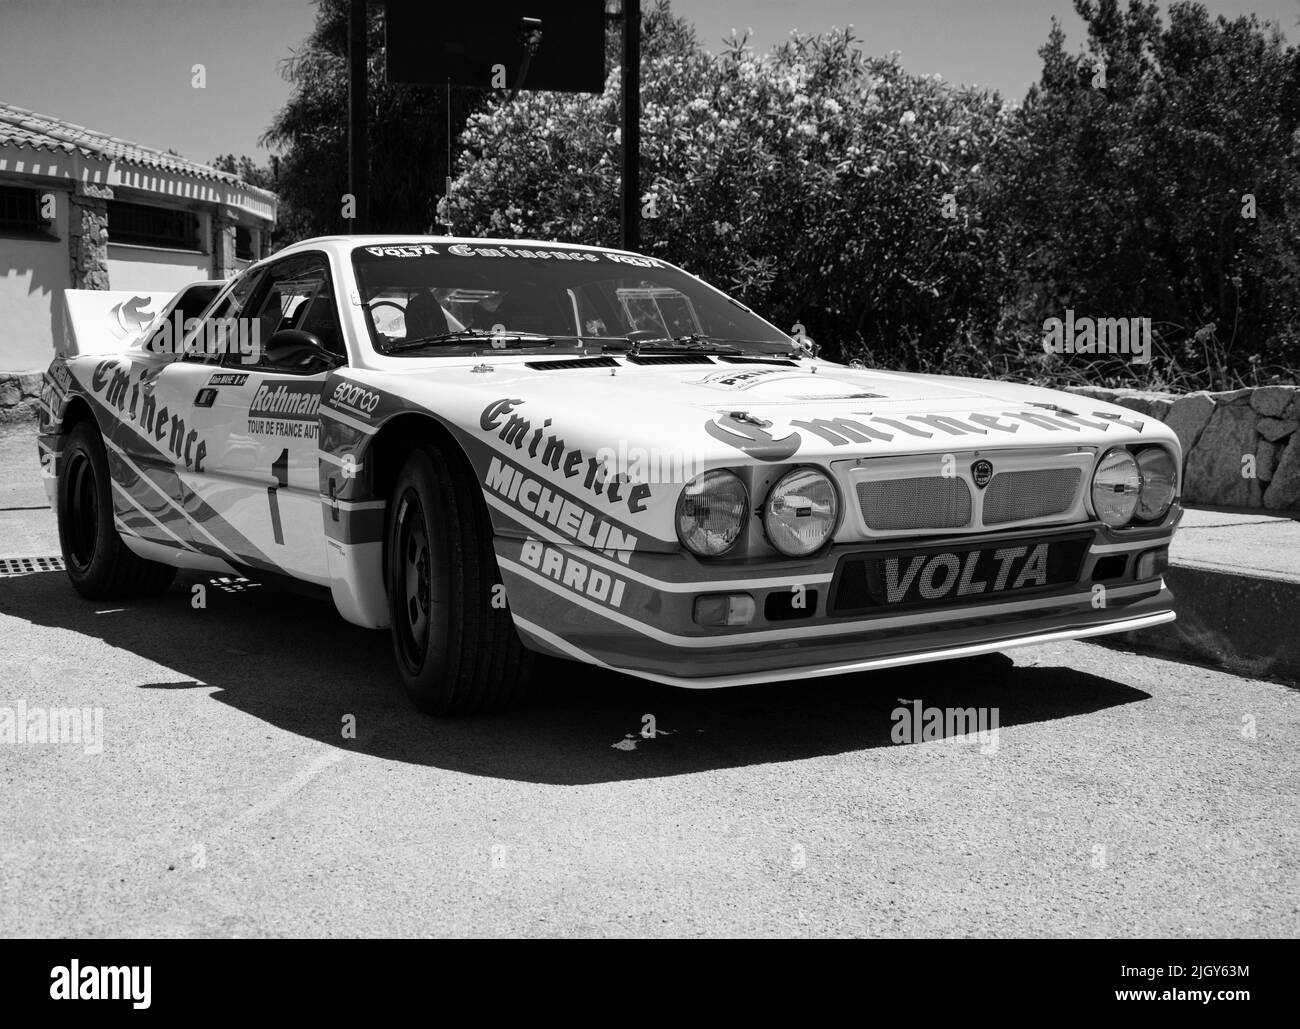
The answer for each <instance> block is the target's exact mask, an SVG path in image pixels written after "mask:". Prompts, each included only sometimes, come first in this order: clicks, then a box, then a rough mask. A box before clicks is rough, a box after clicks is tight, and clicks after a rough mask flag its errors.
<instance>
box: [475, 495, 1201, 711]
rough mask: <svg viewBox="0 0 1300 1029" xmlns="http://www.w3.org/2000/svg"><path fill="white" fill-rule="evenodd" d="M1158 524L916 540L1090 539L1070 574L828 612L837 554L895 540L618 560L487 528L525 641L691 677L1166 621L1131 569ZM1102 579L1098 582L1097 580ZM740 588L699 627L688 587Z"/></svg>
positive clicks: (1159, 583) (828, 666)
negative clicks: (750, 612)
mask: <svg viewBox="0 0 1300 1029" xmlns="http://www.w3.org/2000/svg"><path fill="white" fill-rule="evenodd" d="M1176 522H1177V516H1176V515H1175V516H1174V517H1171V518H1170V519H1169V520H1168V521H1167V522H1166V524H1164V525H1162V526H1160V527H1155V528H1145V529H1130V530H1124V531H1121V532H1115V531H1112V530H1109V529H1107V528H1106V527H1105V526H1103V525H1101V524H1099V523H1088V524H1086V525H1082V526H1080V525H1074V526H1069V527H1057V528H1055V529H1053V530H1043V529H1034V530H1026V531H1019V532H1012V533H1000V534H997V533H990V534H984V535H980V536H954V537H950V538H947V539H933V538H928V539H925V540H924V541H920V542H918V543H917V548H916V549H917V550H918V551H919V550H933V549H936V548H943V547H945V546H948V547H951V548H953V549H954V550H960V549H963V548H968V547H971V546H975V545H978V546H988V547H991V546H998V545H1008V546H1010V545H1015V544H1020V545H1026V544H1030V543H1033V542H1034V541H1037V540H1041V539H1045V538H1048V537H1050V536H1051V535H1054V534H1058V533H1060V532H1062V531H1069V532H1071V533H1074V534H1078V533H1081V532H1082V533H1086V534H1088V535H1089V537H1090V539H1089V542H1088V545H1087V548H1086V550H1085V552H1084V556H1083V559H1082V562H1081V564H1080V567H1079V573H1078V575H1077V577H1076V578H1075V580H1074V581H1072V582H1069V583H1065V584H1060V585H1057V586H1050V587H1039V588H1033V589H1028V590H1023V591H1012V592H1005V593H1000V594H997V593H995V594H989V595H985V596H981V597H978V598H974V599H972V600H971V601H970V602H950V603H943V604H935V605H932V606H920V607H913V608H909V609H899V608H890V607H889V606H887V605H883V604H882V605H880V606H879V607H877V608H876V609H874V610H871V611H867V612H865V613H855V614H853V615H847V616H846V615H833V614H831V611H830V608H831V604H830V598H831V591H832V589H833V588H834V586H835V584H836V576H837V569H839V568H840V567H841V566H842V563H843V559H844V558H846V557H859V556H868V557H870V556H872V555H873V554H874V553H880V554H884V553H886V552H888V553H897V552H899V550H900V545H899V542H898V541H897V540H891V541H888V542H883V543H865V544H863V543H845V544H839V545H836V546H834V547H831V548H830V549H829V550H827V551H826V552H825V553H823V554H821V555H819V556H817V557H816V558H815V559H812V560H808V561H770V562H745V563H744V564H743V565H737V564H734V563H733V564H730V565H728V564H726V563H725V562H702V561H699V560H696V559H694V558H692V557H690V556H689V555H685V554H642V553H637V554H635V555H631V556H630V557H629V558H628V559H627V561H626V563H620V562H619V561H615V560H611V559H609V558H608V557H602V556H601V555H596V554H593V553H592V552H591V551H589V550H586V549H584V548H581V547H576V546H564V545H561V544H558V543H549V544H545V545H543V544H542V543H540V542H539V541H536V540H528V539H517V538H513V537H508V536H498V537H497V541H496V543H497V555H498V563H499V565H500V567H501V571H502V574H503V578H504V582H505V586H506V593H507V596H508V598H509V603H510V608H511V611H512V613H513V615H514V620H515V624H516V626H517V627H518V629H519V631H520V633H521V634H522V635H523V637H524V639H525V641H526V642H527V643H528V644H529V645H530V646H532V647H533V648H534V649H537V650H540V651H543V652H547V653H551V654H555V655H558V656H561V657H566V658H572V659H576V660H580V661H584V662H587V663H590V664H595V665H599V666H602V667H606V668H610V669H612V670H617V671H620V672H624V673H627V674H630V675H636V676H640V677H641V678H645V679H651V680H653V681H656V682H663V683H669V684H672V685H676V686H686V687H693V688H712V687H722V686H733V685H740V684H743V683H756V682H771V681H781V680H789V679H797V678H805V677H808V676H824V675H837V674H843V673H848V672H857V671H865V670H869V669H873V668H887V667H893V666H898V665H905V664H914V663H919V662H924V661H937V660H945V659H950V658H957V657H966V656H972V655H975V654H982V653H988V652H992V651H998V650H1005V649H1009V648H1012V647H1018V646H1028V645H1033V644H1041V643H1049V642H1055V641H1058V640H1065V639H1077V638H1085V637H1089V636H1098V635H1103V634H1108V633H1120V632H1128V631H1132V630H1135V629H1142V628H1147V627H1150V626H1153V625H1158V624H1161V623H1163V622H1168V621H1172V620H1173V619H1174V617H1175V614H1174V610H1173V595H1172V594H1171V593H1170V591H1169V590H1168V589H1167V588H1166V587H1165V584H1164V580H1163V578H1162V577H1161V575H1160V574H1159V571H1161V570H1163V564H1160V565H1159V566H1158V567H1157V570H1156V571H1155V572H1154V573H1152V574H1148V575H1146V576H1145V577H1141V578H1140V577H1138V575H1137V563H1138V562H1137V559H1138V555H1140V554H1142V553H1144V552H1147V551H1150V550H1162V549H1163V550H1165V552H1166V553H1167V548H1168V545H1169V542H1170V540H1171V538H1172V533H1173V526H1174V524H1176ZM1099 586H1100V587H1102V588H1101V589H1098V587H1099ZM798 587H803V589H804V591H805V592H806V601H805V606H804V607H803V608H801V609H799V610H798V613H797V614H793V613H792V612H791V611H790V610H789V607H790V605H789V604H785V603H783V604H781V605H780V608H781V611H782V612H783V613H780V614H778V616H777V617H774V618H769V617H767V615H766V613H767V612H768V611H769V604H768V598H769V596H771V595H780V597H782V598H788V597H789V596H790V594H791V592H792V591H793V590H795V589H796V588H798ZM725 592H739V593H744V594H748V595H750V596H752V597H753V598H754V600H755V608H756V614H755V617H754V619H753V621H752V622H750V623H749V624H747V625H745V626H736V627H726V628H722V627H712V628H710V627H705V626H701V625H699V624H697V622H696V621H695V600H696V598H697V597H700V596H703V595H708V594H717V593H725Z"/></svg>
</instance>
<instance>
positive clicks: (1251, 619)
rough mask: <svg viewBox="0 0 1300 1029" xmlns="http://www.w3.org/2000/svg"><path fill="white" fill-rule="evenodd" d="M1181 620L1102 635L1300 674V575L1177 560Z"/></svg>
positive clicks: (1170, 652) (1238, 669) (1272, 672)
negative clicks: (1299, 615) (1267, 574)
mask: <svg viewBox="0 0 1300 1029" xmlns="http://www.w3.org/2000/svg"><path fill="white" fill-rule="evenodd" d="M1165 582H1166V583H1167V584H1168V586H1169V588H1170V589H1171V590H1173V593H1174V610H1175V611H1177V612H1178V620H1177V621H1175V622H1171V623H1169V624H1167V625H1158V626H1155V627H1154V628H1151V629H1143V630H1141V631H1139V632H1128V633H1124V634H1122V635H1119V636H1110V637H1102V638H1101V639H1100V640H1098V641H1097V642H1105V641H1106V640H1107V639H1110V640H1113V641H1115V642H1116V643H1120V641H1122V645H1123V646H1124V647H1125V648H1126V649H1131V650H1136V651H1139V652H1142V653H1148V654H1156V655H1158V656H1161V657H1170V658H1174V659H1176V660H1180V661H1188V660H1191V661H1198V662H1201V663H1204V664H1212V665H1218V666H1220V667H1222V668H1224V669H1226V670H1228V671H1230V672H1235V673H1237V674H1238V675H1246V676H1250V677H1251V678H1260V677H1264V676H1271V677H1275V678H1280V679H1286V680H1289V681H1291V682H1300V632H1297V631H1296V628H1295V614H1294V613H1295V611H1297V610H1300V582H1297V581H1295V580H1293V579H1286V578H1263V577H1260V576H1254V575H1242V574H1240V573H1237V572H1228V571H1224V570H1222V569H1218V568H1208V567H1205V566H1200V565H1191V564H1175V565H1171V566H1170V567H1169V569H1168V570H1167V571H1166V572H1165Z"/></svg>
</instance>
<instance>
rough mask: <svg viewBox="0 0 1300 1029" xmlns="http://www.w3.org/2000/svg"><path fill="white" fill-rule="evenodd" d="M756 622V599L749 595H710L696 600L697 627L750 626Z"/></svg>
mask: <svg viewBox="0 0 1300 1029" xmlns="http://www.w3.org/2000/svg"><path fill="white" fill-rule="evenodd" d="M753 620H754V598H753V597H751V596H750V595H749V594H748V593H710V594H709V595H708V596H706V597H696V598H695V624H696V625H748V624H749V623H750V622H752V621H753Z"/></svg>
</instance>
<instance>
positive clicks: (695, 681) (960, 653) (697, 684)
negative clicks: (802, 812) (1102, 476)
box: [515, 611, 1176, 690]
mask: <svg viewBox="0 0 1300 1029" xmlns="http://www.w3.org/2000/svg"><path fill="white" fill-rule="evenodd" d="M1175 617H1176V615H1175V613H1174V612H1173V611H1158V612H1155V613H1154V614H1147V615H1139V616H1137V617H1134V618H1126V619H1122V620H1120V621H1115V622H1103V623H1100V624H1097V625H1087V626H1080V627H1076V628H1071V629H1051V630H1048V631H1046V632H1033V633H1030V634H1029V635H1026V636H1015V637H1011V638H1009V639H994V640H985V641H982V642H978V643H967V644H961V645H958V646H952V647H941V648H937V649H933V650H917V651H913V652H911V653H906V654H892V655H889V656H886V657H875V658H864V659H862V660H859V661H844V662H832V663H830V664H815V665H804V666H800V667H793V668H777V669H772V670H770V671H754V672H746V673H741V674H739V675H713V676H695V677H685V676H677V675H665V674H663V673H659V672H650V671H645V670H641V669H636V668H620V667H618V666H617V665H613V664H609V663H607V662H605V661H601V660H600V659H598V658H595V657H594V656H593V655H591V654H586V653H584V652H583V651H581V650H579V649H578V648H577V647H574V646H573V645H572V644H570V643H568V642H567V641H565V640H564V639H562V638H561V637H559V636H557V635H555V634H554V633H552V632H550V631H548V630H546V629H543V628H542V627H541V626H539V625H535V624H534V623H532V622H529V621H526V620H524V619H522V618H520V617H519V616H518V615H515V622H516V624H518V625H519V627H520V628H522V629H525V630H526V631H528V632H529V633H532V634H534V635H536V636H537V637H539V638H540V639H542V640H544V641H545V642H547V643H549V644H550V645H551V646H552V647H554V648H555V649H556V650H559V651H560V652H561V653H564V654H566V655H567V656H569V657H572V658H575V659H576V660H579V661H582V662H584V663H587V664H596V665H599V666H601V667H603V668H608V669H609V670H610V671H614V672H622V673H623V674H625V675H632V676H635V677H637V678H638V679H648V680H649V681H651V682H657V683H662V684H664V685H665V686H680V687H683V688H685V689H696V690H709V689H721V688H725V687H729V686H752V685H759V684H762V683H770V682H790V681H795V680H799V679H808V678H822V677H825V676H830V675H849V674H852V673H855V672H870V671H877V670H880V669H885V668H897V667H900V666H903V665H914V664H924V663H927V662H930V661H949V660H953V659H956V658H963V657H975V656H978V655H980V654H992V653H996V652H998V651H1002V650H1011V649H1013V648H1016V647H1033V646H1041V645H1043V644H1047V643H1060V642H1063V641H1065V640H1075V639H1085V638H1087V637H1089V636H1104V635H1108V634H1111V633H1118V632H1131V631H1133V630H1136V629H1147V628H1150V627H1151V626H1155V625H1162V624H1164V623H1166V622H1172V621H1173V620H1174V619H1175Z"/></svg>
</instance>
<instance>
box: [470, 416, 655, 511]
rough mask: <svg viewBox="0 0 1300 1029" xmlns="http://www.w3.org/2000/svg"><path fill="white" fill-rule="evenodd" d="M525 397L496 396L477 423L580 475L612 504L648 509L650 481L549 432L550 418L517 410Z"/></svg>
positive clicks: (573, 475)
mask: <svg viewBox="0 0 1300 1029" xmlns="http://www.w3.org/2000/svg"><path fill="white" fill-rule="evenodd" d="M522 403H523V401H522V400H508V399H507V400H496V401H493V402H492V403H490V404H488V406H487V407H485V408H483V413H482V414H481V415H479V419H478V424H479V428H481V429H482V430H483V431H484V432H489V433H495V434H496V437H497V439H499V440H502V441H503V442H505V443H508V444H509V445H510V446H512V447H514V448H515V450H517V451H519V452H520V453H521V454H522V453H527V455H528V456H529V457H530V458H531V459H532V460H534V461H536V462H538V463H539V464H541V465H543V466H545V467H547V468H549V469H550V470H551V471H553V472H560V471H562V472H563V473H564V477H565V478H566V479H575V478H580V482H581V484H582V488H583V489H585V490H589V491H590V492H592V493H594V494H595V495H596V496H598V497H601V498H603V499H604V500H606V501H608V502H609V503H611V504H626V505H627V509H628V510H629V511H630V512H632V513H633V514H639V513H640V512H642V511H644V510H645V509H646V501H647V500H649V499H650V497H651V495H652V492H651V489H650V486H649V484H647V483H644V482H633V481H632V478H631V476H629V475H627V474H625V473H623V472H619V473H617V474H616V475H610V473H609V466H608V465H607V464H606V463H605V462H604V461H602V460H600V458H599V457H597V456H596V455H594V454H593V455H591V456H587V455H586V454H584V453H583V452H582V450H581V449H579V448H578V447H570V446H568V445H567V444H566V443H565V441H564V439H563V438H562V437H560V436H558V435H556V434H555V433H547V432H546V429H547V428H549V427H550V424H551V419H549V418H546V419H544V420H543V421H542V422H541V423H539V424H537V425H534V424H533V422H532V421H531V420H530V419H528V418H524V417H522V416H520V415H518V414H515V413H514V409H515V408H516V407H518V406H519V405H520V404H522Z"/></svg>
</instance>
